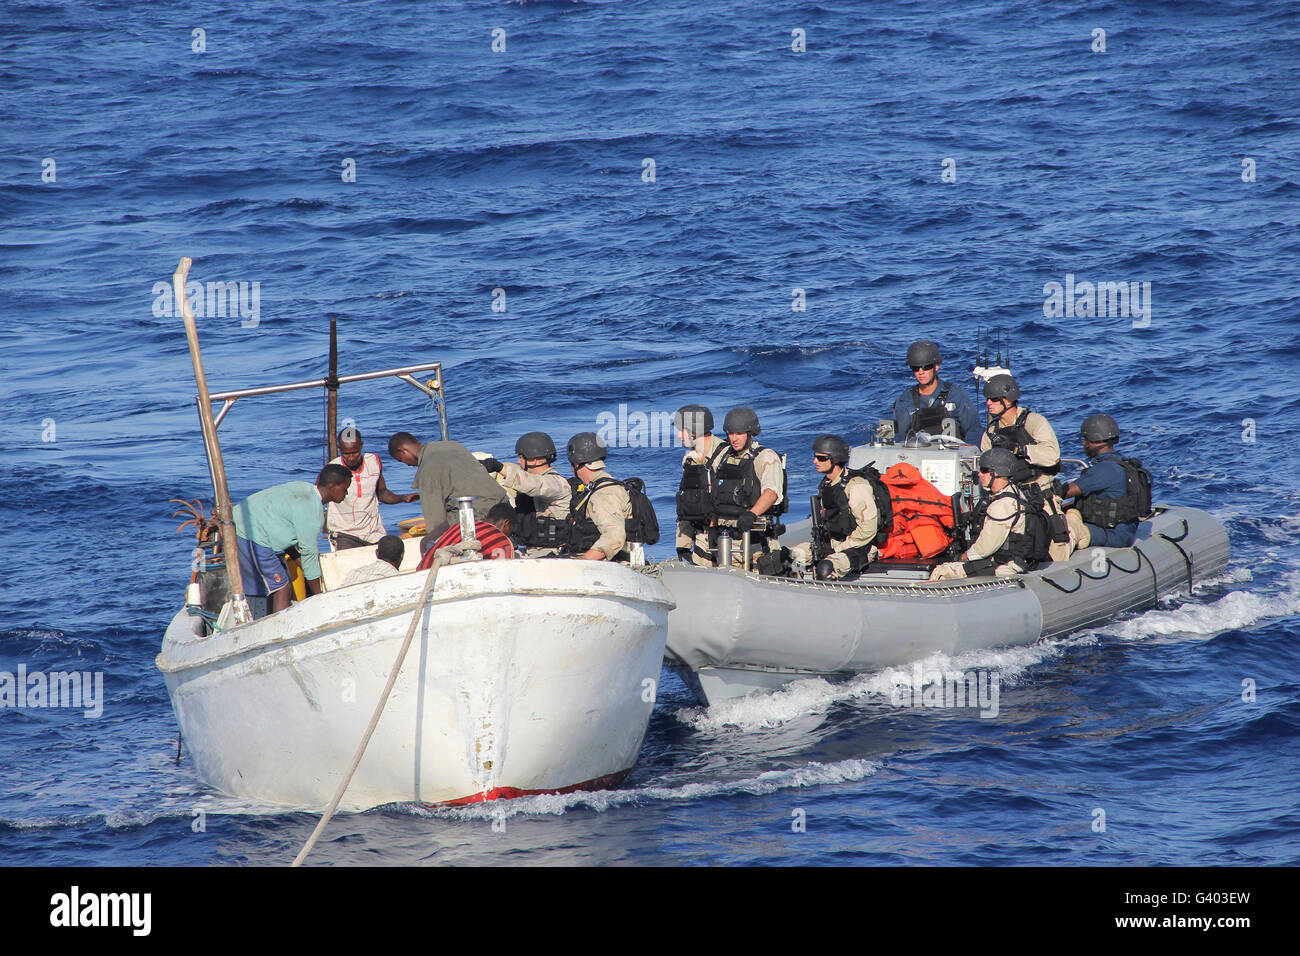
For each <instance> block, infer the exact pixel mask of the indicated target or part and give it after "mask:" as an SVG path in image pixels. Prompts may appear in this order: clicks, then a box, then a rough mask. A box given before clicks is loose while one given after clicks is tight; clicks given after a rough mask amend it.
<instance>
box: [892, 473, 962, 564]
mask: <svg viewBox="0 0 1300 956" xmlns="http://www.w3.org/2000/svg"><path fill="white" fill-rule="evenodd" d="M880 480H881V481H883V482H884V484H885V487H886V488H888V489H889V498H890V500H891V501H892V502H893V506H894V524H893V527H891V528H890V529H889V540H888V541H886V542H885V544H884V546H883V547H882V548H881V549H880V556H881V558H886V559H888V558H893V559H895V560H900V561H906V560H909V559H912V560H916V559H921V558H932V557H934V556H935V555H937V554H939V553H940V552H942V551H943V550H944V549H945V548H947V547H948V545H949V543H950V542H951V541H952V531H953V514H952V499H951V498H949V497H948V496H947V495H945V494H944V493H943V492H942V491H940V490H939V489H938V488H936V487H935V486H934V485H932V484H930V483H929V482H928V481H926V480H925V479H924V478H922V477H921V473H920V472H919V471H918V470H917V469H916V467H915V466H914V465H908V464H904V463H903V462H899V463H898V464H896V465H892V466H891V467H890V468H889V470H888V471H886V472H885V473H884V474H883V475H881V476H880Z"/></svg>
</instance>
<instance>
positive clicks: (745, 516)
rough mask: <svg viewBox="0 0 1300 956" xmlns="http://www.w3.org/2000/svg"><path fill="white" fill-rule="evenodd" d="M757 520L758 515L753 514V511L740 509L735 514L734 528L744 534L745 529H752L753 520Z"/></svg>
mask: <svg viewBox="0 0 1300 956" xmlns="http://www.w3.org/2000/svg"><path fill="white" fill-rule="evenodd" d="M757 520H758V516H757V515H755V514H754V512H752V511H748V510H746V511H742V512H741V513H740V514H739V515H737V516H736V529H737V530H738V531H739V532H740V533H741V534H744V533H745V532H746V531H753V530H754V522H755V521H757Z"/></svg>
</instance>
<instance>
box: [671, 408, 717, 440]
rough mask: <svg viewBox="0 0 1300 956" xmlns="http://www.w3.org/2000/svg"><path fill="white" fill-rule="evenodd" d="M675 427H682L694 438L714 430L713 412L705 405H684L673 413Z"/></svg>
mask: <svg viewBox="0 0 1300 956" xmlns="http://www.w3.org/2000/svg"><path fill="white" fill-rule="evenodd" d="M673 428H681V429H683V430H685V432H686V434H688V435H690V436H691V437H692V438H699V437H700V436H701V435H707V434H709V433H710V432H712V431H713V412H711V411H709V410H708V409H707V408H705V407H704V406H703V405H683V406H682V407H681V408H679V409H677V411H676V412H675V413H674V414H673Z"/></svg>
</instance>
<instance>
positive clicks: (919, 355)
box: [907, 339, 943, 368]
mask: <svg viewBox="0 0 1300 956" xmlns="http://www.w3.org/2000/svg"><path fill="white" fill-rule="evenodd" d="M942 361H943V357H942V356H941V355H940V354H939V346H938V345H936V344H935V343H933V342H931V341H930V340H929V339H921V340H920V341H919V342H913V343H912V344H911V345H909V346H908V347H907V364H908V365H909V366H910V367H911V368H920V367H921V366H922V365H938V364H939V363H940V362H942Z"/></svg>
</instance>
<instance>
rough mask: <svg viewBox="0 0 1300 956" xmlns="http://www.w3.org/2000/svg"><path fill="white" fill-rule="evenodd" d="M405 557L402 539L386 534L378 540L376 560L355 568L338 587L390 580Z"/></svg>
mask: <svg viewBox="0 0 1300 956" xmlns="http://www.w3.org/2000/svg"><path fill="white" fill-rule="evenodd" d="M405 555H406V546H405V545H404V544H403V543H402V539H401V538H399V537H398V536H397V535H395V534H386V535H384V536H383V537H382V538H380V539H379V548H378V560H375V561H372V562H370V564H363V565H362V566H361V567H359V568H355V569H354V570H353V571H352V572H351V573H349V574H348V576H347V577H346V578H344V579H343V583H342V584H341V585H340V587H345V588H346V587H350V586H351V585H353V584H365V583H366V582H367V581H381V580H383V579H384V578H391V577H392V576H393V575H394V574H396V573H397V572H398V569H400V568H401V566H402V558H403V557H405Z"/></svg>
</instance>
